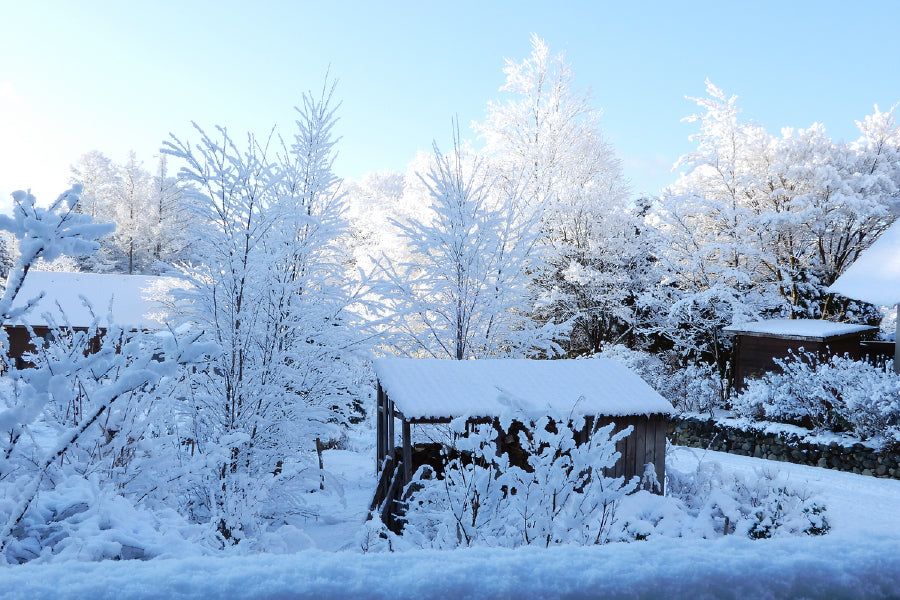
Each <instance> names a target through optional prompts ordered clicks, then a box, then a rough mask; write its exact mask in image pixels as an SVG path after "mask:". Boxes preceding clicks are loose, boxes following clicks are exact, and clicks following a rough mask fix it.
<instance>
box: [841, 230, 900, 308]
mask: <svg viewBox="0 0 900 600" xmlns="http://www.w3.org/2000/svg"><path fill="white" fill-rule="evenodd" d="M828 291H829V292H835V293H838V294H841V295H843V296H847V297H848V298H854V299H856V300H864V301H866V302H871V303H872V304H877V305H879V306H894V305H895V304H898V303H900V221H897V222H895V223H894V224H893V225H891V226H890V227H889V228H888V229H887V230H886V231H885V232H884V233H882V234H881V235H880V236H878V239H877V240H875V242H874V243H872V245H871V246H869V248H868V249H866V250H865V251H863V252H862V254H860V256H859V258H857V259H856V261H855V262H854V263H853V264H852V265H850V266H849V267H848V268H847V270H846V271H844V274H843V275H841V276H840V277H838V278H837V281H835V282H834V283H833V284H832V285H831V287H829V288H828Z"/></svg>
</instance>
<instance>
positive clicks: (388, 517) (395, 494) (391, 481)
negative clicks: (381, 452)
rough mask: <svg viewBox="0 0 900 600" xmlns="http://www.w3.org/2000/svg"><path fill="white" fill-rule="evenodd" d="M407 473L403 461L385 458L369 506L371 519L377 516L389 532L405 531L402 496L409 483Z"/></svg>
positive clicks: (389, 457)
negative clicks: (406, 477)
mask: <svg viewBox="0 0 900 600" xmlns="http://www.w3.org/2000/svg"><path fill="white" fill-rule="evenodd" d="M405 472H406V470H405V469H404V468H403V461H398V460H396V458H394V457H393V456H387V457H385V459H384V462H383V463H382V466H381V476H380V477H379V478H378V486H377V487H376V488H375V496H374V497H373V498H372V504H371V505H370V506H369V516H368V518H369V519H372V518H374V517H376V516H377V517H378V518H380V519H381V521H382V523H384V524H385V526H387V528H388V529H389V530H391V531H393V532H394V533H398V534H399V533H400V532H401V531H402V530H403V518H402V517H403V515H402V513H403V505H402V503H401V496H402V494H403V488H404V487H405V486H406V484H407V483H408V482H407V481H405Z"/></svg>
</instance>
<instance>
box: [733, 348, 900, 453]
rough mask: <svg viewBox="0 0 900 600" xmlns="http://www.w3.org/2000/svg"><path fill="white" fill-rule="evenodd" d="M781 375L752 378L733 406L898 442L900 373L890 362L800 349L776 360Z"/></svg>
mask: <svg viewBox="0 0 900 600" xmlns="http://www.w3.org/2000/svg"><path fill="white" fill-rule="evenodd" d="M776 362H777V364H778V365H779V367H780V368H781V370H782V372H781V373H775V372H770V373H766V374H765V375H764V376H763V377H762V378H761V379H758V380H751V381H749V382H748V384H747V389H746V390H745V391H744V392H743V393H742V394H740V395H739V396H737V397H736V398H735V399H734V407H735V409H736V410H737V411H738V412H739V413H740V414H742V415H744V416H748V417H751V418H756V419H767V420H772V421H783V422H800V423H803V422H806V421H808V422H809V424H811V425H812V426H813V427H815V428H816V429H818V430H824V429H828V430H832V431H847V430H849V431H852V432H853V433H855V434H857V435H859V436H860V437H862V438H864V439H865V438H870V437H883V438H885V439H886V440H887V441H888V442H894V443H896V442H900V376H898V375H897V374H896V373H894V371H893V363H892V362H890V361H889V362H888V364H886V365H884V366H874V365H872V364H870V363H867V362H863V361H856V360H851V359H849V358H846V357H841V356H832V357H830V358H828V359H827V360H822V359H820V358H819V357H817V356H816V355H815V354H811V353H804V354H801V355H798V356H792V357H790V358H786V359H781V360H776Z"/></svg>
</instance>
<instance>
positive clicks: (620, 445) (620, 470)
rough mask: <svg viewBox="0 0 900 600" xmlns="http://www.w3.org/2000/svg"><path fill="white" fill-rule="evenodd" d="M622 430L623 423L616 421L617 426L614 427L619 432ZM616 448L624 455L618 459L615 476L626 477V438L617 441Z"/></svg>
mask: <svg viewBox="0 0 900 600" xmlns="http://www.w3.org/2000/svg"><path fill="white" fill-rule="evenodd" d="M621 430H622V426H621V423H616V427H615V428H614V429H613V431H614V432H615V433H618V432H619V431H621ZM616 450H617V451H618V452H619V454H621V455H622V456H620V457H619V460H618V461H616V467H615V469H614V471H613V477H625V460H626V459H625V457H626V448H625V440H619V441H618V442H616Z"/></svg>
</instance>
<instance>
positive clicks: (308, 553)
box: [0, 447, 900, 600]
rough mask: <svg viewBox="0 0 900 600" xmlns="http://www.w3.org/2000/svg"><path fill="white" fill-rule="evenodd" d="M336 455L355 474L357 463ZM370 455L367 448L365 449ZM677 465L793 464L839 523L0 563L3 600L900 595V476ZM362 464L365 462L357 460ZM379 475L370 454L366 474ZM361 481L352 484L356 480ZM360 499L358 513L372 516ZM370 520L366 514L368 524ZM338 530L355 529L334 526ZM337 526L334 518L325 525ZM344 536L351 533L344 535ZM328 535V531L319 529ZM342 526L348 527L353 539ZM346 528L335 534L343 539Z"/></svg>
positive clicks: (687, 453)
mask: <svg viewBox="0 0 900 600" xmlns="http://www.w3.org/2000/svg"><path fill="white" fill-rule="evenodd" d="M352 454H353V453H341V452H337V453H334V454H333V455H332V453H330V452H327V453H326V458H325V460H326V462H328V461H329V458H331V460H332V462H333V463H336V464H340V465H342V467H340V468H341V469H344V468H346V469H347V471H346V474H347V475H348V476H350V475H352V473H353V470H354V469H356V468H357V467H355V466H354V465H355V464H356V461H357V460H360V459H359V458H354V457H353V456H351V455H352ZM361 456H362V455H357V457H361ZM671 460H673V461H674V462H673V464H674V465H675V466H677V467H679V468H682V469H689V468H691V467H692V466H693V465H694V464H696V462H697V461H700V460H702V461H715V462H718V463H720V464H721V465H722V466H723V468H724V469H726V470H730V471H734V472H741V473H745V474H750V475H752V474H754V473H755V472H757V470H759V469H783V470H784V471H786V473H787V475H788V477H789V478H790V480H791V481H792V482H794V483H795V484H805V485H807V486H809V488H810V489H811V490H816V491H818V493H819V495H820V498H822V500H823V501H824V503H825V504H826V506H827V507H828V512H827V514H828V519H829V521H830V522H831V524H832V530H831V532H830V533H829V534H828V535H825V536H821V537H806V536H804V537H794V538H779V539H771V540H758V541H754V540H749V539H745V538H739V537H735V536H727V537H722V538H718V539H714V540H683V539H670V538H655V539H651V540H649V541H645V542H633V543H628V544H609V545H606V546H598V547H588V548H581V547H558V548H550V549H540V548H520V549H517V550H505V549H485V548H479V549H467V550H453V551H443V552H441V551H431V550H428V551H425V550H423V551H412V552H406V553H385V554H362V553H359V552H355V551H346V552H330V551H325V550H319V549H311V550H304V551H302V552H298V553H296V554H289V555H272V554H268V555H256V556H229V557H224V558H221V557H191V558H185V559H164V560H155V561H146V562H140V561H120V562H115V561H107V562H101V563H81V562H68V563H58V564H49V565H37V564H26V565H21V566H15V567H7V568H0V597H2V598H4V600H19V599H22V600H25V599H29V600H42V599H45V598H46V599H73V600H74V599H80V598H85V599H88V598H90V599H100V600H102V599H106V598H109V599H145V600H152V599H157V598H159V599H164V600H169V599H182V598H184V599H188V598H233V599H236V600H240V599H243V598H317V599H329V598H457V599H464V598H484V597H492V598H516V599H517V600H527V599H530V598H562V597H566V598H598V597H612V598H692V599H694V598H696V599H705V598H735V599H737V598H896V597H897V590H898V589H900V560H898V558H897V556H900V517H898V516H897V514H896V504H897V499H898V498H900V481H895V480H888V479H876V478H874V477H864V476H862V475H854V474H852V473H844V472H839V471H831V470H828V469H819V468H816V467H805V466H799V465H791V464H786V463H775V462H771V461H765V460H761V459H755V458H750V457H743V456H734V455H729V454H723V453H718V452H704V451H702V450H697V449H689V448H680V447H679V448H675V449H674V452H673V453H672V455H671ZM359 466H360V467H362V462H360V463H359ZM356 478H357V479H358V480H359V481H368V482H371V480H372V465H371V462H370V461H369V460H368V459H367V458H366V459H365V469H363V470H362V471H361V472H357V473H356ZM347 483H348V484H349V483H350V482H349V481H348V482H347ZM363 501H365V502H368V500H367V499H366V500H364V499H363V497H359V498H357V499H355V500H352V501H351V500H350V498H349V495H348V502H347V513H346V516H347V517H351V515H355V516H354V517H352V518H350V519H349V520H354V519H358V518H359V515H361V514H364V510H360V508H359V507H358V506H352V504H355V503H356V502H363ZM356 524H357V525H358V524H359V521H357V522H356ZM336 527H339V528H340V527H343V526H342V525H336ZM322 529H323V530H324V529H325V526H323V527H322ZM341 531H342V532H343V529H342V530H341ZM319 533H320V534H322V535H323V538H322V539H324V538H325V537H326V536H325V535H324V533H323V532H322V531H320V532H319ZM342 535H343V533H342V534H341V536H342ZM341 536H335V539H337V538H338V537H341Z"/></svg>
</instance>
